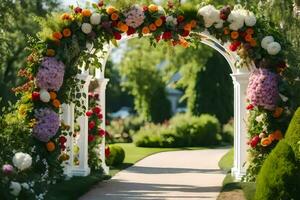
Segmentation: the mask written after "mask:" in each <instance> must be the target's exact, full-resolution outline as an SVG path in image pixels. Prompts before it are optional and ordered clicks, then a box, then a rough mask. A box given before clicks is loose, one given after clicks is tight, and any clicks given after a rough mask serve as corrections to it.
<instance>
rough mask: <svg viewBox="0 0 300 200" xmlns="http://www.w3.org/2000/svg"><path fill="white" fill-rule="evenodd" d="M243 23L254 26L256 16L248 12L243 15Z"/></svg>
mask: <svg viewBox="0 0 300 200" xmlns="http://www.w3.org/2000/svg"><path fill="white" fill-rule="evenodd" d="M245 24H246V25H247V26H254V25H255V24H256V17H255V15H254V14H253V13H250V14H249V15H247V16H246V17H245Z"/></svg>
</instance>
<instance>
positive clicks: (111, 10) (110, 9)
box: [106, 6, 117, 15]
mask: <svg viewBox="0 0 300 200" xmlns="http://www.w3.org/2000/svg"><path fill="white" fill-rule="evenodd" d="M114 12H117V9H116V8H115V7H113V6H109V7H108V8H106V13H107V14H109V15H111V14H113V13H114Z"/></svg>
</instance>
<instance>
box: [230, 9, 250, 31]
mask: <svg viewBox="0 0 300 200" xmlns="http://www.w3.org/2000/svg"><path fill="white" fill-rule="evenodd" d="M246 15H247V13H246V11H245V10H243V9H239V10H233V11H231V13H230V14H229V16H228V19H227V21H228V22H230V25H229V28H230V29H231V30H234V31H237V30H239V29H241V28H243V26H244V22H245V17H246Z"/></svg>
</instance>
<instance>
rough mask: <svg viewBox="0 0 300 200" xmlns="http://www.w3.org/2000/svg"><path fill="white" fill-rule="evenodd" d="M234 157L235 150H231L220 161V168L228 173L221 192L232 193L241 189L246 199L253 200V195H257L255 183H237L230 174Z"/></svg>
mask: <svg viewBox="0 0 300 200" xmlns="http://www.w3.org/2000/svg"><path fill="white" fill-rule="evenodd" d="M233 156H234V155H233V149H231V150H230V151H228V153H227V154H225V155H224V156H223V157H222V158H221V160H220V161H219V167H220V168H221V169H223V170H224V171H227V172H228V174H227V175H226V177H225V179H224V181H223V188H222V191H221V192H230V191H232V190H236V189H241V190H243V192H244V195H245V197H246V199H247V200H252V199H253V194H254V193H255V183H245V182H236V181H235V180H234V178H233V177H232V176H231V174H230V170H231V168H232V166H233Z"/></svg>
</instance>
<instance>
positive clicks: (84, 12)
mask: <svg viewBox="0 0 300 200" xmlns="http://www.w3.org/2000/svg"><path fill="white" fill-rule="evenodd" d="M81 14H82V16H84V17H90V16H91V15H92V12H91V11H90V10H89V9H83V10H82V12H81Z"/></svg>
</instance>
